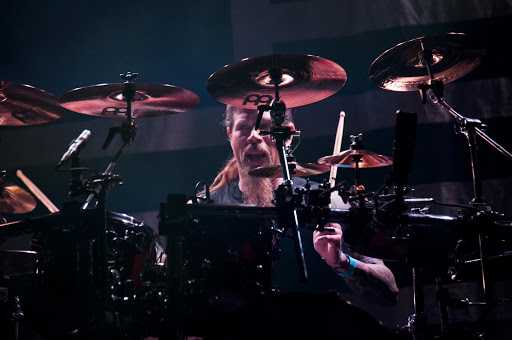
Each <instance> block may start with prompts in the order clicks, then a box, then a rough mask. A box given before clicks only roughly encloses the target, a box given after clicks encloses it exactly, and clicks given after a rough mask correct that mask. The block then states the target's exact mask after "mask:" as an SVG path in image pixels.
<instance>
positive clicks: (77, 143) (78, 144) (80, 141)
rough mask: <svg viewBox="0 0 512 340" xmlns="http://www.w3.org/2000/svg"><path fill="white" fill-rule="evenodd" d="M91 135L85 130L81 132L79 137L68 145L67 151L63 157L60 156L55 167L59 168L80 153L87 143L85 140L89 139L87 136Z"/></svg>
mask: <svg viewBox="0 0 512 340" xmlns="http://www.w3.org/2000/svg"><path fill="white" fill-rule="evenodd" d="M90 135H91V131H89V130H87V129H85V130H84V131H82V133H81V134H80V136H78V137H77V138H75V139H74V140H73V141H72V142H71V144H69V147H68V150H67V151H66V153H65V154H64V155H62V158H61V159H60V162H59V164H57V167H59V166H60V165H61V164H62V163H64V162H65V161H67V160H68V159H70V158H71V156H73V155H74V154H75V153H77V152H80V150H81V149H82V148H83V147H84V146H85V143H86V142H87V139H89V136H90Z"/></svg>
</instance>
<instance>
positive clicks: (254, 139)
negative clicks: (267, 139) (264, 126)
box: [247, 129, 263, 144]
mask: <svg viewBox="0 0 512 340" xmlns="http://www.w3.org/2000/svg"><path fill="white" fill-rule="evenodd" d="M262 140H263V138H262V137H261V135H260V130H255V129H252V130H251V134H250V135H249V137H248V138H247V141H248V142H249V143H251V144H254V143H260V142H261V141H262Z"/></svg>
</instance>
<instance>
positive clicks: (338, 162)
mask: <svg viewBox="0 0 512 340" xmlns="http://www.w3.org/2000/svg"><path fill="white" fill-rule="evenodd" d="M359 157H360V160H359V168H377V167H381V166H388V165H392V164H393V159H392V158H391V157H388V156H384V155H379V154H377V153H375V152H372V151H368V150H352V149H350V150H345V151H342V152H340V153H339V154H337V155H331V156H325V157H322V158H319V159H318V163H319V164H324V165H329V166H337V167H340V168H355V167H356V162H355V159H357V158H359Z"/></svg>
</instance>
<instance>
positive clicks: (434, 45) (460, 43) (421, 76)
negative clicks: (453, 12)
mask: <svg viewBox="0 0 512 340" xmlns="http://www.w3.org/2000/svg"><path fill="white" fill-rule="evenodd" d="M422 45H423V49H424V50H426V51H431V52H432V62H431V65H432V73H433V75H434V79H435V80H439V81H442V82H443V83H444V84H446V83H449V82H452V81H454V80H456V79H459V78H461V77H462V76H464V75H466V74H468V73H469V72H471V71H472V70H473V69H474V68H475V67H477V66H478V65H479V64H480V62H481V61H482V59H483V57H484V56H485V49H484V48H483V47H482V46H481V45H480V44H479V43H478V41H477V40H476V39H475V38H473V37H471V36H469V35H466V34H462V33H447V34H435V35H428V36H424V37H420V38H416V39H412V40H409V41H406V42H403V43H400V44H398V45H396V46H395V47H393V48H391V49H389V50H387V51H385V52H384V53H382V54H381V55H380V56H379V57H378V58H377V59H376V60H375V61H374V62H373V63H372V65H371V66H370V70H369V71H368V74H369V77H370V80H371V81H372V82H373V83H374V84H375V85H377V86H378V87H381V88H383V89H386V90H391V91H416V90H418V89H419V87H420V85H430V82H431V79H430V76H429V73H428V70H427V67H426V65H424V64H423V63H422V59H421V56H420V55H421V53H422V51H423V49H422Z"/></svg>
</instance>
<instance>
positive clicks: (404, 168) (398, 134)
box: [392, 110, 418, 189]
mask: <svg viewBox="0 0 512 340" xmlns="http://www.w3.org/2000/svg"><path fill="white" fill-rule="evenodd" d="M417 116H418V115H417V113H416V112H412V113H411V112H405V111H400V110H398V111H396V127H395V138H394V140H393V171H392V177H393V180H394V181H395V183H396V185H397V186H398V187H399V188H402V189H403V187H405V184H406V183H407V176H408V174H409V172H410V171H411V168H412V160H413V156H414V148H415V146H416V121H417Z"/></svg>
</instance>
